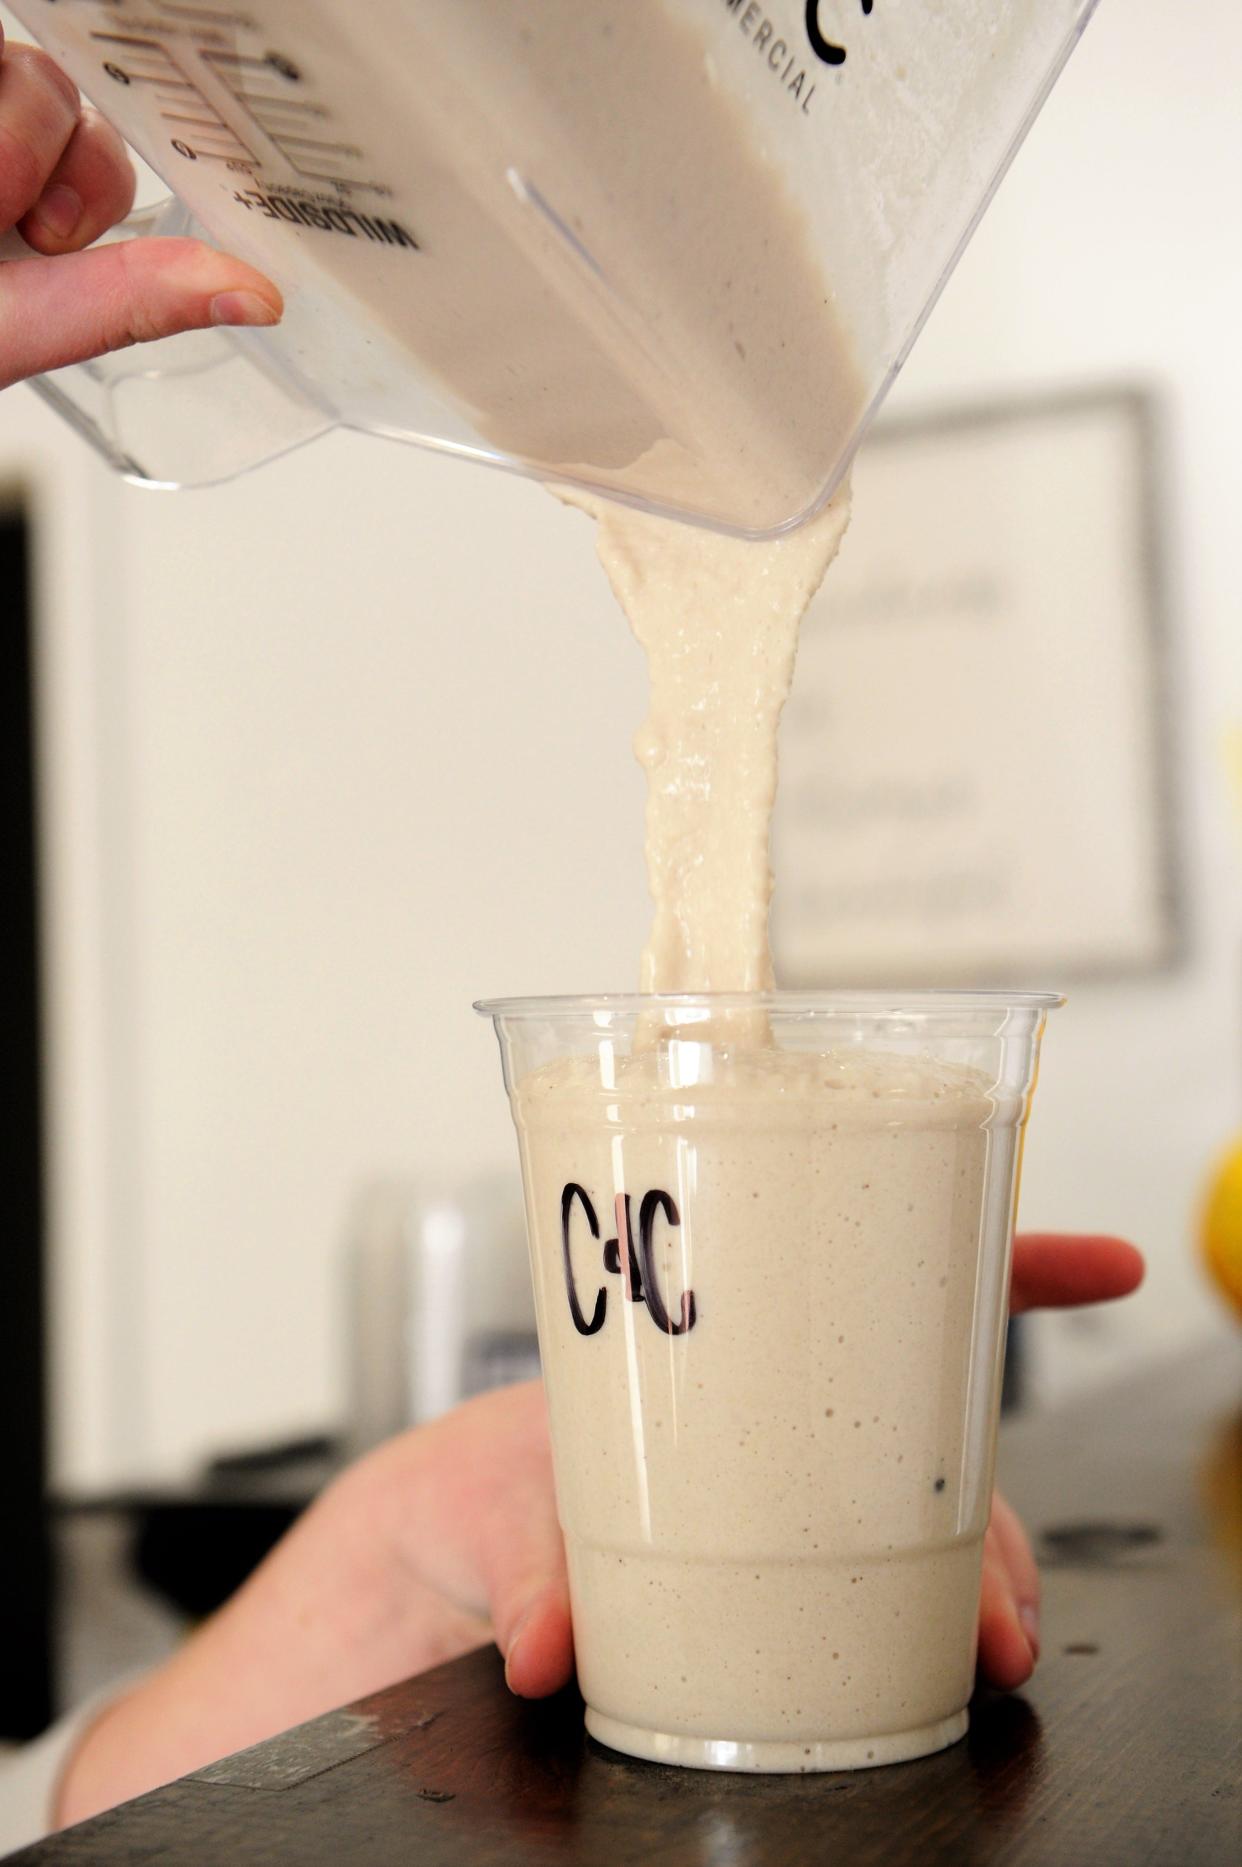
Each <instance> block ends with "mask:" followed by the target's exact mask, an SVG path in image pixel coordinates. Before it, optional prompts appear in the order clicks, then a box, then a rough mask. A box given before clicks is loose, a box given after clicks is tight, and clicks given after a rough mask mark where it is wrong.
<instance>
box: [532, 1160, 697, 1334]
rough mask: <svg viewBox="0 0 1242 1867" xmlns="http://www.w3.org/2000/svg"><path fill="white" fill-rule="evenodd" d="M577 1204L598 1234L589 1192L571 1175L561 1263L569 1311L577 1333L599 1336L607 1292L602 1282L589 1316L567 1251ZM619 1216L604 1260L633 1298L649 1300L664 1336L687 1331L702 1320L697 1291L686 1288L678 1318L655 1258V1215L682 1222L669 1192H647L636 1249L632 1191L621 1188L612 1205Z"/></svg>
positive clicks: (565, 1199) (566, 1192) (563, 1207)
mask: <svg viewBox="0 0 1242 1867" xmlns="http://www.w3.org/2000/svg"><path fill="white" fill-rule="evenodd" d="M575 1205H578V1206H581V1207H582V1211H583V1214H584V1216H585V1218H586V1222H587V1225H588V1227H589V1229H590V1233H591V1237H592V1238H598V1237H599V1219H598V1218H597V1216H596V1212H595V1207H594V1206H593V1205H592V1203H591V1196H590V1194H589V1193H588V1192H587V1190H586V1188H585V1187H582V1186H579V1185H578V1183H577V1181H576V1180H571V1181H570V1182H569V1183H568V1185H567V1186H566V1187H565V1189H564V1191H563V1192H562V1194H561V1262H562V1265H563V1267H564V1271H565V1293H566V1295H567V1296H568V1298H569V1313H570V1315H571V1316H572V1317H573V1321H574V1328H575V1329H576V1330H577V1331H578V1334H579V1335H595V1334H596V1333H597V1332H598V1331H599V1330H600V1329H602V1328H603V1326H604V1317H605V1316H606V1315H607V1313H608V1291H607V1288H606V1286H605V1285H603V1284H601V1285H600V1287H599V1289H598V1290H597V1291H596V1293H595V1307H594V1309H593V1310H592V1311H591V1315H590V1318H589V1320H588V1318H587V1316H586V1314H585V1313H584V1311H583V1308H582V1304H581V1303H580V1301H579V1299H578V1286H577V1284H576V1283H575V1282H574V1267H573V1260H572V1258H571V1256H570V1250H569V1232H570V1224H571V1221H572V1219H573V1211H574V1207H575ZM614 1210H615V1212H616V1219H617V1236H616V1237H615V1238H609V1239H608V1240H607V1241H606V1242H605V1245H604V1250H603V1265H604V1269H605V1270H606V1271H609V1272H611V1273H612V1275H613V1276H614V1277H615V1276H620V1278H621V1283H622V1287H623V1289H624V1291H625V1294H626V1296H627V1297H628V1298H629V1300H630V1302H631V1303H645V1304H646V1305H647V1313H648V1314H649V1316H650V1317H651V1320H652V1322H653V1323H654V1324H655V1326H656V1328H657V1329H659V1330H660V1331H661V1333H662V1334H664V1335H686V1334H688V1333H689V1331H690V1330H691V1329H693V1327H694V1325H695V1323H696V1321H697V1320H698V1312H697V1310H696V1308H695V1302H694V1292H693V1290H683V1292H682V1296H681V1304H680V1306H679V1311H678V1316H677V1320H676V1321H674V1320H673V1318H672V1317H671V1316H670V1315H669V1312H668V1308H667V1306H666V1304H665V1302H664V1298H663V1296H662V1295H661V1293H660V1280H659V1277H658V1275H657V1273H656V1263H655V1226H656V1220H657V1219H658V1218H659V1217H660V1216H661V1215H663V1217H664V1220H665V1222H666V1223H667V1224H668V1225H671V1226H679V1225H680V1224H681V1215H680V1213H679V1212H678V1210H677V1205H676V1202H675V1201H674V1199H673V1197H672V1195H671V1194H670V1193H665V1192H664V1191H662V1189H661V1188H659V1187H654V1188H653V1189H652V1191H651V1192H649V1193H644V1194H643V1198H642V1203H641V1205H640V1206H639V1208H638V1249H637V1251H636V1250H635V1248H634V1230H633V1226H632V1225H631V1223H630V1195H629V1194H628V1193H618V1194H617V1197H616V1201H615V1204H614Z"/></svg>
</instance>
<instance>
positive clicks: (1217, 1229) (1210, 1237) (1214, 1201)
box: [1200, 1141, 1242, 1316]
mask: <svg viewBox="0 0 1242 1867" xmlns="http://www.w3.org/2000/svg"><path fill="white" fill-rule="evenodd" d="M1200 1236H1201V1240H1202V1244H1203V1255H1204V1257H1205V1259H1206V1260H1207V1267H1208V1270H1209V1271H1210V1272H1211V1274H1212V1277H1213V1280H1214V1281H1215V1282H1216V1283H1217V1284H1218V1285H1219V1287H1220V1288H1221V1290H1223V1291H1224V1293H1225V1295H1226V1297H1228V1299H1229V1301H1230V1302H1231V1303H1232V1304H1233V1306H1234V1308H1235V1309H1236V1310H1237V1312H1238V1314H1239V1316H1242V1141H1237V1142H1235V1144H1234V1146H1233V1147H1232V1148H1231V1149H1230V1150H1229V1152H1228V1153H1227V1154H1226V1155H1225V1157H1224V1159H1223V1160H1222V1162H1221V1163H1220V1166H1219V1167H1218V1168H1217V1170H1216V1175H1215V1177H1214V1179H1213V1180H1212V1183H1211V1186H1210V1187H1209V1189H1208V1197H1207V1205H1206V1206H1205V1208H1204V1212H1203V1223H1202V1228H1201V1233H1200Z"/></svg>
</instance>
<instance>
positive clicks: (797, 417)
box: [10, 0, 1095, 537]
mask: <svg viewBox="0 0 1242 1867" xmlns="http://www.w3.org/2000/svg"><path fill="white" fill-rule="evenodd" d="M10 4H11V5H12V8H13V11H14V12H15V13H16V14H17V15H18V17H19V18H20V19H21V20H22V21H23V22H24V23H25V25H26V26H28V27H29V29H30V31H31V32H32V33H33V34H34V36H35V37H36V38H37V39H38V40H39V41H40V42H41V43H42V44H43V45H45V46H46V47H47V49H48V50H49V51H50V52H51V53H52V54H53V55H54V56H55V57H56V58H57V59H58V60H59V62H60V63H61V64H62V65H63V66H64V67H65V69H66V70H67V71H68V72H69V74H70V75H71V76H72V77H73V78H74V80H75V81H76V82H77V84H78V85H79V87H80V88H81V89H82V91H83V92H85V94H86V95H87V96H88V97H89V98H90V99H91V100H92V102H94V103H95V104H96V105H97V106H98V107H99V108H100V109H101V110H102V111H104V112H105V114H106V115H107V116H108V117H110V118H111V119H112V121H113V122H114V123H115V124H116V125H117V127H118V128H119V129H120V130H121V132H122V133H123V135H124V136H125V137H126V138H127V139H128V141H129V142H130V144H131V145H132V146H133V148H134V149H135V150H136V151H137V152H138V154H139V155H140V156H142V157H143V159H144V160H145V161H146V162H147V163H149V164H150V165H151V167H153V168H154V169H156V170H157V171H158V172H159V174H160V175H161V176H162V177H163V178H164V179H165V180H166V181H167V183H168V184H169V186H170V187H171V188H172V189H173V190H174V195H173V197H172V198H171V199H170V200H169V201H168V202H167V203H165V204H164V205H163V206H162V207H160V208H158V209H155V210H152V211H149V212H148V213H146V214H145V215H142V216H139V217H136V219H135V220H134V221H132V222H130V223H128V224H127V225H126V226H125V227H123V228H121V229H118V230H117V232H118V234H119V235H121V236H133V235H138V236H141V235H143V234H148V233H159V234H168V233H195V234H198V235H199V236H200V237H203V238H206V239H208V240H210V241H212V242H213V243H215V244H218V245H220V246H224V247H228V248H229V249H231V250H232V251H234V252H236V253H237V254H238V255H239V256H240V257H242V258H244V259H246V260H249V261H250V262H251V263H252V264H254V265H256V266H258V267H259V268H260V269H261V270H262V271H264V272H266V273H268V274H269V275H270V276H271V277H272V278H273V279H275V281H276V282H277V284H278V285H279V286H280V287H281V289H282V291H283V292H284V294H285V299H286V306H287V310H286V315H285V319H284V322H283V323H282V324H281V325H280V326H278V327H274V328H272V329H270V330H245V331H239V330H213V331H210V332H205V333H194V334H187V335H185V336H179V337H174V338H168V339H164V340H163V341H162V342H160V343H158V344H155V345H148V346H143V347H141V348H140V349H137V350H133V351H127V352H124V353H120V354H118V355H113V356H107V357H102V358H99V359H97V360H95V361H93V362H90V363H87V364H83V365H78V366H75V367H74V368H71V369H66V370H59V371H56V372H54V373H53V374H51V375H48V376H46V377H44V378H41V379H40V380H39V382H38V383H37V385H36V386H37V387H38V388H39V389H40V391H41V392H42V394H43V395H44V396H46V397H47V399H48V400H49V401H51V402H52V403H53V404H54V405H55V406H56V407H57V408H58V409H59V410H60V411H61V412H62V413H63V414H65V415H66V416H67V417H68V418H69V419H70V420H71V421H72V422H73V423H74V425H75V426H76V427H78V428H79V430H80V431H81V432H83V433H84V434H85V435H87V436H88V438H89V439H90V440H91V441H93V442H94V444H95V445H96V446H97V447H98V448H99V449H100V451H101V452H102V453H103V454H104V455H105V456H106V458H107V459H108V460H110V461H111V462H112V463H113V465H115V466H116V467H118V468H119V469H120V470H121V471H122V472H124V473H125V474H127V475H128V476H129V477H131V478H133V479H137V480H140V481H143V482H146V483H149V484H156V485H165V486H185V485H195V484H200V485H201V484H207V483H210V482H213V481H218V480H222V479H227V478H230V477H232V476H233V475H235V474H237V473H239V472H242V471H244V470H245V469H246V468H248V467H251V466H255V465H257V464H259V463H260V462H261V461H264V460H269V459H273V458H275V457H276V456H277V455H279V454H282V453H285V452H287V451H288V450H289V449H290V448H292V447H295V446H298V445H300V444H302V443H303V442H305V441H308V440H311V439H313V438H314V437H315V436H317V435H319V434H322V433H325V432H327V431H328V430H330V429H332V428H334V427H345V428H353V429H359V430H363V431H366V432H369V433H373V434H379V435H386V436H390V437H393V438H396V439H400V440H405V441H412V442H417V443H419V444H420V445H423V446H426V447H432V448H436V449H438V450H440V451H441V452H444V453H448V454H456V455H460V456H462V457H465V458H468V459H472V460H478V461H482V462H485V463H487V464H490V465H493V466H498V467H503V468H506V469H508V470H510V471H514V472H519V473H523V474H528V475H530V476H532V477H535V478H538V479H541V480H545V481H556V482H560V483H562V484H568V485H572V486H577V487H580V488H585V489H587V490H590V491H594V492H599V493H604V494H606V495H610V496H612V497H614V498H619V499H623V500H626V501H628V502H630V503H632V504H637V505H641V506H644V507H646V508H648V509H651V510H655V511H659V512H663V513H666V514H668V515H670V516H673V517H679V518H687V519H692V520H695V521H697V522H699V523H703V524H707V525H710V526H714V527H717V528H719V529H721V530H725V531H730V532H734V533H738V534H741V535H748V536H755V537H760V536H770V535H772V534H774V533H777V532H779V531H782V530H785V529H787V528H789V527H791V526H794V525H796V524H798V523H800V522H801V521H802V520H804V519H806V518H808V517H809V516H810V515H811V514H812V513H813V512H814V511H816V510H817V509H818V508H819V507H820V506H821V505H822V504H823V503H824V501H825V500H826V499H827V498H829V497H830V495H831V494H832V492H833V490H834V489H835V487H836V486H837V484H838V482H839V481H840V479H841V478H842V476H843V474H844V473H845V472H846V470H847V468H848V465H849V462H850V459H851V457H852V455H853V452H854V449H855V448H856V447H857V445H858V442H859V440H860V438H861V436H862V434H863V432H864V430H865V428H866V425H867V422H868V421H869V419H870V416H871V415H872V413H873V412H874V410H875V409H876V407H877V406H878V404H879V402H880V401H881V400H882V398H883V396H884V394H885V391H886V390H887V388H888V386H889V384H890V383H891V382H892V380H893V377H894V376H895V374H896V372H897V370H898V369H899V368H900V366H901V363H902V362H903V360H904V358H905V356H906V354H907V352H908V351H909V349H910V346H911V344H912V343H913V341H914V339H915V337H916V335H917V333H918V331H919V328H920V327H921V325H922V323H923V320H924V318H925V317H926V316H927V313H928V311H929V310H930V308H931V305H932V304H933V303H934V301H935V299H936V297H937V295H938V294H939V291H940V289H941V287H942V285H943V284H944V281H945V279H946V278H947V276H948V274H949V272H950V271H951V269H952V267H953V264H954V262H955V261H956V259H957V256H958V254H959V253H960V252H961V250H962V248H963V246H964V245H965V242H966V240H967V239H968V238H969V235H970V233H971V231H972V230H973V228H974V226H975V224H976V222H977V221H978V219H979V217H980V215H981V214H982V212H983V209H984V207H985V206H986V205H987V202H988V200H989V199H990V198H991V195H992V192H993V190H994V189H995V187H996V185H997V183H998V182H999V180H1000V177H1001V176H1002V174H1003V173H1004V171H1005V169H1006V167H1007V166H1008V163H1009V161H1010V160H1011V158H1012V156H1013V154H1014V152H1015V150H1016V148H1017V147H1018V145H1019V143H1020V142H1021V140H1022V137H1023V135H1024V134H1025V132H1026V130H1027V129H1028V127H1029V126H1030V124H1031V122H1032V120H1033V118H1034V116H1035V115H1036V113H1037V111H1038V109H1039V107H1040V105H1041V104H1042V102H1043V100H1044V98H1045V97H1046V95H1047V93H1048V91H1049V89H1050V87H1051V85H1052V83H1053V81H1054V80H1055V78H1056V76H1057V74H1058V72H1059V71H1060V69H1061V67H1062V65H1063V64H1064V62H1065V59H1066V58H1067V57H1068V55H1069V52H1070V51H1071V49H1072V47H1073V45H1074V43H1075V42H1076V40H1077V38H1078V36H1079V34H1080V33H1081V31H1082V29H1083V27H1084V26H1085V24H1086V21H1087V19H1088V18H1089V16H1090V14H1091V12H1092V11H1093V9H1094V4H1095V0H807V3H806V4H803V0H762V3H758V0H626V4H624V5H621V4H618V3H617V0H350V4H348V5H344V4H341V3H340V0H335V3H334V0H215V3H214V4H213V3H211V0H198V3H196V4H185V3H184V0H10ZM10 250H11V249H10Z"/></svg>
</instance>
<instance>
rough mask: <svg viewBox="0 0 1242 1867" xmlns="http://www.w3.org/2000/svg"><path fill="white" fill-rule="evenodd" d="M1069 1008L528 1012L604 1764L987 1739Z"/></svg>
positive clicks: (558, 1465)
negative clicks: (1056, 1017)
mask: <svg viewBox="0 0 1242 1867" xmlns="http://www.w3.org/2000/svg"><path fill="white" fill-rule="evenodd" d="M1059 1002H1060V1001H1059V999H1058V998H1057V997H1055V996H1054V995H1049V994H1036V993H1016V994H1008V993H980V994H965V993H952V992H943V993H917V994H911V995H900V996H882V995H878V994H874V993H831V994H830V993H774V994H771V995H768V996H762V997H732V998H723V997H719V996H717V997H703V998H695V997H677V998H643V997H638V996H635V997H606V998H577V999H574V998H564V999H555V998H553V999H526V1000H523V999H509V1000H497V1001H493V1002H490V1003H486V1004H481V1005H480V1006H479V1007H478V1009H479V1010H480V1011H482V1012H484V1013H485V1014H487V1015H488V1016H490V1017H491V1018H492V1019H493V1020H494V1022H495V1026H496V1030H497V1034H498V1036H499V1040H500V1048H501V1055H502V1058H503V1062H504V1072H505V1083H506V1086H507V1088H508V1090H509V1094H510V1098H511V1103H512V1108H513V1114H514V1119H515V1122H516V1126H517V1131H518V1140H519V1146H520V1151H521V1158H522V1174H523V1181H524V1186H525V1196H526V1210H527V1224H528V1232H529V1240H530V1251H531V1262H532V1267H533V1273H534V1283H535V1298H536V1309H537V1313H538V1323H539V1337H540V1347H541V1353H542V1358H543V1367H544V1375H545V1380H546V1383H547V1393H548V1405H549V1411H550V1419H551V1430H552V1446H553V1456H554V1463H555V1471H556V1486H557V1499H558V1507H559V1512H560V1521H561V1525H562V1528H563V1530H564V1534H565V1543H566V1550H567V1553H568V1560H569V1579H570V1589H571V1594H572V1601H573V1617H574V1639H575V1646H576V1651H577V1663H578V1677H579V1681H580V1684H581V1687H582V1692H583V1695H584V1697H585V1699H586V1705H587V1711H586V1722H587V1728H588V1730H589V1731H590V1732H591V1733H592V1735H593V1736H595V1737H596V1738H598V1739H600V1740H601V1741H602V1742H604V1743H606V1744H609V1745H611V1746H612V1747H613V1748H614V1749H617V1750H622V1751H626V1752H628V1753H630V1754H631V1755H634V1756H639V1757H647V1758H651V1759H654V1760H658V1761H660V1762H663V1763H680V1764H688V1765H694V1766H698V1767H700V1768H713V1769H732V1770H765V1771H767V1770H771V1771H808V1770H822V1769H842V1768H861V1767H866V1766H868V1765H872V1764H880V1763H888V1762H897V1761H899V1760H901V1759H904V1758H909V1757H917V1756H922V1755H924V1754H926V1753H928V1752H931V1751H934V1750H938V1749H940V1748H942V1747H943V1746H945V1745H947V1744H950V1743H952V1742H953V1741H954V1740H955V1739H957V1738H959V1737H960V1736H961V1735H962V1733H963V1732H964V1731H965V1729H966V1724H967V1713H966V1703H967V1700H968V1698H969V1695H970V1691H971V1684H972V1678H973V1672H974V1659H975V1629H976V1616H977V1611H978V1601H979V1584H980V1572H981V1562H982V1548H983V1534H984V1530H985V1528H986V1525H987V1518H988V1508H989V1499H990V1494H991V1486H992V1473H993V1462H994V1452H995V1437H996V1420H997V1413H998V1409H999V1399H1000V1377H1001V1364H1002V1358H1003V1349H1004V1320H1005V1314H1006V1297H1007V1291H1008V1281H1009V1263H1010V1246H1011V1240H1012V1236H1013V1224H1014V1213H1015V1206H1016V1197H1017V1186H1018V1170H1019V1164H1020V1160H1021V1151H1022V1134H1023V1129H1024V1125H1025V1121H1026V1116H1027V1112H1028V1108H1029V1102H1030V1094H1031V1089H1032V1086H1033V1083H1034V1080H1035V1070H1036V1060H1037V1054H1038V1048H1039V1040H1040V1037H1041V1034H1042V1031H1043V1026H1044V1021H1045V1017H1046V1014H1047V1012H1048V1010H1049V1009H1050V1008H1051V1007H1053V1006H1054V1005H1056V1004H1058V1003H1059Z"/></svg>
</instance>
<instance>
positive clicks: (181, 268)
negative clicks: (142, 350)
mask: <svg viewBox="0 0 1242 1867" xmlns="http://www.w3.org/2000/svg"><path fill="white" fill-rule="evenodd" d="M282 309H283V305H282V301H281V297H280V293H279V292H278V291H277V289H276V287H275V286H274V285H273V284H272V283H271V281H270V280H268V279H265V278H264V277H263V275H262V273H260V272H256V271H255V270H254V268H253V267H251V266H247V265H244V264H243V263H242V262H241V260H237V259H230V258H229V257H228V256H227V255H226V254H223V253H217V252H214V251H213V250H212V249H211V248H210V247H208V246H203V245H202V244H201V243H200V242H199V241H197V240H118V241H116V243H115V244H114V245H111V246H102V247H97V248H95V249H94V250H93V251H91V252H89V253H70V254H67V255H66V256H65V257H63V258H60V259H18V260H12V261H10V262H9V263H8V264H5V265H0V387H5V386H7V384H9V383H13V382H17V381H19V380H20V378H22V377H23V376H34V375H38V374H39V373H40V372H41V371H43V370H52V369H59V368H61V367H62V366H63V365H64V364H66V363H79V362H82V361H83V360H84V359H85V358H87V357H96V356H101V355H102V354H103V353H104V351H106V350H120V349H123V348H124V347H125V346H126V345H127V344H133V343H141V342H144V341H147V340H150V339H153V338H157V337H170V336H172V335H174V334H175V333H176V332H178V331H188V330H197V329H200V328H202V327H204V326H206V325H210V324H275V323H276V322H277V320H278V319H279V317H280V314H281V311H282Z"/></svg>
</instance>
